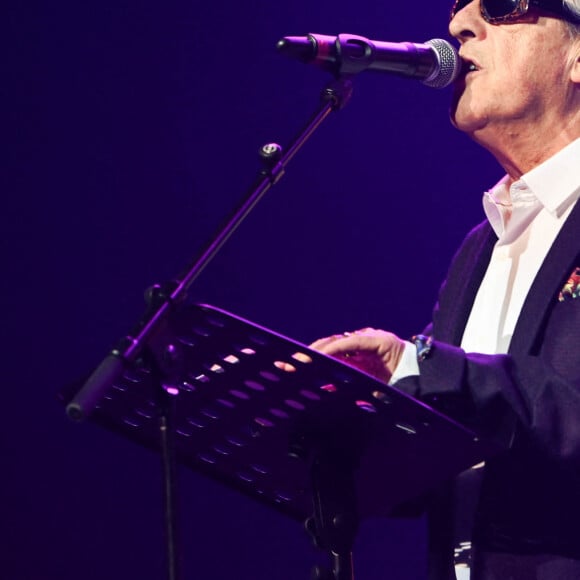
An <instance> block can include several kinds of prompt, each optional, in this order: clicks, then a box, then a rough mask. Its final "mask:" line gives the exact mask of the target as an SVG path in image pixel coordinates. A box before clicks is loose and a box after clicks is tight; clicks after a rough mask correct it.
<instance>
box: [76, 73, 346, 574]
mask: <svg viewBox="0 0 580 580" xmlns="http://www.w3.org/2000/svg"><path fill="white" fill-rule="evenodd" d="M351 94H352V80H351V78H350V76H342V77H340V76H339V77H338V78H337V79H334V80H333V81H331V82H330V83H329V84H328V85H327V86H326V87H325V89H324V90H323V92H322V95H321V97H322V98H321V104H320V106H319V108H318V109H317V110H316V112H315V113H314V115H313V116H312V117H311V118H310V120H309V121H308V123H307V124H306V126H305V127H304V129H303V130H302V132H301V133H299V134H298V136H297V137H296V138H295V139H294V140H293V141H292V142H291V143H290V145H289V147H288V149H287V151H286V152H284V151H283V150H282V148H281V147H280V145H277V144H276V143H269V144H266V145H264V146H263V147H262V148H261V149H260V157H261V160H262V165H263V168H262V170H261V171H260V173H259V176H258V178H257V180H256V182H255V183H254V185H253V186H252V187H251V188H250V190H249V192H248V193H247V195H246V196H245V198H244V199H243V201H242V202H241V204H240V205H239V206H238V207H237V208H236V209H235V210H234V211H233V213H232V214H231V217H229V219H228V220H227V222H226V224H225V226H224V227H223V228H222V229H221V230H219V231H218V233H217V234H216V235H215V237H214V238H213V240H212V241H211V242H210V243H209V244H208V245H207V246H206V247H205V248H204V249H203V251H202V252H201V253H200V255H199V256H198V257H197V258H195V259H194V260H193V262H192V263H191V264H190V265H189V267H187V268H186V269H185V270H184V272H183V273H182V275H180V276H179V277H178V278H177V279H175V280H172V281H169V282H167V283H165V284H163V285H154V286H153V287H151V288H149V289H148V290H147V292H146V295H145V297H146V304H147V308H146V311H145V314H144V315H143V317H142V319H141V320H140V321H139V322H138V324H137V325H136V326H135V327H134V328H133V330H132V332H131V333H130V334H128V335H127V336H125V337H124V338H123V339H121V341H120V342H119V344H118V345H117V347H116V348H114V349H113V350H112V351H111V352H110V353H109V354H108V355H107V356H106V357H105V359H104V360H103V361H102V362H101V363H100V364H99V366H98V367H97V368H96V369H95V370H94V371H93V372H92V374H91V375H90V376H89V378H88V379H87V380H86V382H85V383H84V384H83V386H82V387H81V389H80V390H79V391H78V393H76V395H75V396H74V397H73V398H72V400H71V401H70V402H69V403H68V405H67V407H66V413H67V415H68V416H69V418H71V419H72V420H74V421H81V420H83V419H85V418H87V417H88V416H89V415H90V414H91V413H92V412H93V411H94V409H95V408H96V407H97V406H98V404H99V402H100V401H101V399H102V398H103V397H104V395H105V394H106V393H107V391H108V390H109V389H110V388H111V387H112V386H113V385H114V384H115V382H116V381H118V380H119V379H120V378H121V377H122V376H123V374H124V373H125V372H126V370H127V369H128V368H129V367H130V365H131V364H133V363H135V362H137V361H138V360H140V359H141V360H142V359H143V358H145V357H148V352H147V350H148V349H147V346H148V344H149V343H150V341H151V340H152V338H153V337H154V336H155V335H156V333H157V332H158V331H160V330H161V329H162V327H163V324H164V321H165V320H166V319H167V317H168V314H169V312H170V310H171V309H172V307H173V306H174V305H178V304H180V303H182V302H183V301H184V300H185V299H186V298H187V291H188V289H189V287H190V286H191V284H192V283H193V282H194V281H195V280H196V279H197V277H198V276H199V275H200V274H201V272H202V271H203V270H204V268H205V267H206V266H207V265H208V264H209V263H210V261H211V260H212V259H213V258H214V257H215V255H216V254H217V253H218V252H219V250H220V249H221V247H222V246H223V245H224V244H225V242H226V241H227V240H228V239H229V238H230V236H231V235H232V234H233V232H234V231H235V230H236V229H237V227H238V226H239V225H240V224H241V223H242V221H243V220H244V218H246V217H247V215H248V214H249V213H250V212H251V210H252V209H253V208H254V206H255V205H256V204H257V203H258V202H259V201H260V200H261V198H262V197H263V196H264V194H265V193H266V192H267V191H269V189H270V188H271V187H272V186H273V185H275V184H276V183H278V181H279V180H280V179H281V178H282V176H283V175H284V172H285V169H286V166H287V164H288V163H289V162H290V160H291V159H292V158H293V157H294V156H295V155H296V153H298V151H299V150H300V149H301V148H302V146H303V145H304V144H305V143H306V141H307V140H308V139H309V137H310V136H311V135H312V134H313V133H314V132H315V131H316V129H317V128H318V127H319V126H320V125H321V124H322V122H323V121H324V120H325V119H326V118H327V117H328V116H329V115H330V113H331V112H333V111H335V110H340V109H342V108H343V107H344V106H345V105H346V104H347V102H348V101H349V99H350V97H351ZM166 354H167V356H168V357H171V352H167V353H166ZM157 379H158V383H159V397H160V400H161V401H162V404H161V405H160V411H159V417H158V425H159V439H160V447H161V455H162V462H163V474H164V478H163V480H164V482H163V486H164V500H165V501H164V515H165V517H164V520H165V532H166V550H167V567H168V570H167V578H168V579H169V580H178V579H179V569H178V568H179V558H178V555H177V540H176V530H177V526H176V510H175V503H176V492H175V490H176V478H175V457H174V449H173V445H172V443H171V441H172V432H171V431H172V417H171V416H172V406H173V405H172V403H171V398H172V396H171V389H169V388H168V389H165V388H164V385H163V377H162V376H159V377H157Z"/></svg>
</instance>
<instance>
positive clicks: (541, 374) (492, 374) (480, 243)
mask: <svg viewBox="0 0 580 580" xmlns="http://www.w3.org/2000/svg"><path fill="white" fill-rule="evenodd" d="M496 240H497V238H496V236H495V234H494V232H493V230H492V229H491V227H490V226H489V224H488V223H487V222H486V223H483V224H481V225H479V226H478V227H476V228H475V229H474V230H473V231H472V232H471V233H470V234H469V235H468V236H467V238H466V240H465V241H464V243H463V244H462V246H461V247H460V249H459V251H458V252H457V254H456V256H455V258H454V260H453V262H452V264H451V267H450V270H449V274H448V277H447V280H446V281H445V283H444V285H443V286H442V289H441V292H440V296H439V301H438V304H437V306H436V308H435V311H434V316H433V323H432V325H431V326H430V328H429V329H428V331H427V332H430V333H431V334H432V335H433V337H434V348H433V350H432V352H431V354H430V356H429V357H428V358H427V359H426V360H425V361H423V362H421V363H420V376H419V377H409V378H406V379H403V380H401V381H399V382H398V383H397V385H396V386H397V387H398V388H401V389H402V390H404V391H406V392H408V393H410V394H412V395H413V396H415V397H417V398H420V399H421V400H423V401H426V402H427V403H429V404H430V405H432V406H433V407H436V408H438V409H439V410H441V411H443V412H444V413H446V414H448V415H450V416H452V417H454V418H455V419H457V420H459V421H461V422H463V423H464V424H466V425H468V426H470V427H472V428H474V429H476V430H478V431H479V432H480V433H482V434H483V435H486V436H488V437H491V438H493V439H496V440H498V441H499V442H500V443H502V444H503V445H504V446H505V447H507V451H505V452H504V453H502V454H500V455H499V456H497V457H495V458H492V459H490V460H489V461H487V462H486V467H485V473H484V476H483V483H482V488H481V494H480V498H479V504H478V509H477V512H476V517H475V525H474V531H473V540H474V545H476V546H478V547H479V548H480V549H483V550H491V551H500V552H509V553H515V554H530V553H549V554H559V555H563V556H568V557H573V558H579V559H580V298H577V299H569V300H566V301H563V302H561V301H559V300H558V295H559V292H560V290H561V289H562V287H563V286H564V284H565V283H566V281H567V280H568V278H569V276H570V274H571V272H572V271H573V270H574V268H575V267H578V266H580V203H577V204H576V206H575V208H574V209H573V210H572V212H571V214H570V216H569V217H568V219H567V220H566V223H565V224H564V226H563V227H562V230H561V231H560V233H559V235H558V237H557V238H556V240H555V241H554V243H553V245H552V247H551V249H550V251H549V253H548V255H547V256H546V259H545V260H544V263H543V265H542V267H541V269H540V270H539V272H538V273H537V275H536V278H535V280H534V282H533V284H532V286H531V288H530V289H529V292H528V295H527V298H526V300H525V302H524V305H523V308H522V311H521V313H520V316H519V318H518V321H517V324H516V328H515V331H514V335H513V338H512V341H511V344H510V349H509V353H508V354H506V355H481V354H467V353H465V352H464V351H463V350H461V349H460V348H459V346H458V345H459V344H460V342H461V338H462V335H463V331H464V328H465V325H466V323H467V319H468V316H469V313H470V311H471V307H472V305H473V302H474V299H475V295H476V293H477V290H478V288H479V285H480V283H481V281H482V279H483V276H484V274H485V271H486V269H487V266H488V263H489V260H490V257H491V252H492V250H493V246H494V244H495V242H496ZM435 497H436V498H437V499H436V501H435V502H434V504H433V506H432V518H431V526H430V529H431V532H432V535H433V539H432V552H433V554H432V555H434V558H433V562H434V563H433V566H432V569H431V578H433V579H435V578H436V579H437V580H440V579H447V578H449V577H454V576H451V575H450V574H451V572H450V570H451V569H452V567H451V556H452V545H451V542H452V533H451V531H450V530H449V524H450V521H451V517H450V515H449V513H448V511H447V509H448V508H449V507H450V503H449V502H448V501H447V500H449V497H450V496H449V495H448V494H446V493H443V494H442V495H439V496H437V495H436V496H435ZM443 552H444V557H443V558H442V556H443ZM436 560H438V562H435V561H436Z"/></svg>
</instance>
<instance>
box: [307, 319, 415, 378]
mask: <svg viewBox="0 0 580 580" xmlns="http://www.w3.org/2000/svg"><path fill="white" fill-rule="evenodd" d="M310 348H312V349H314V350H318V351H320V352H322V353H324V354H327V355H330V356H332V357H334V358H336V359H338V360H340V361H342V362H346V363H347V364H349V365H352V366H353V367H356V368H357V369H359V370H361V371H364V372H366V373H368V374H369V375H372V376H374V377H376V378H377V379H379V380H381V381H384V382H386V383H388V382H389V380H390V379H391V375H392V374H393V372H394V370H395V369H396V368H397V365H398V364H399V361H400V359H401V356H402V354H403V350H404V349H405V343H404V341H402V340H401V339H400V338H399V337H398V336H396V335H394V334H392V333H391V332H386V331H384V330H377V329H375V328H363V329H362V330H357V331H355V332H345V333H344V334H334V335H333V336H329V337H327V338H321V339H319V340H317V341H315V342H313V343H312V344H311V345H310Z"/></svg>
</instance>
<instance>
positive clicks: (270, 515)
mask: <svg viewBox="0 0 580 580" xmlns="http://www.w3.org/2000/svg"><path fill="white" fill-rule="evenodd" d="M447 11H448V7H447V5H446V4H445V3H441V4H437V5H435V4H433V3H432V2H427V0H417V1H415V2H400V3H398V4H393V3H389V2H384V1H381V2H379V1H377V0H369V1H367V2H364V3H361V2H357V3H355V2H350V3H347V2H342V3H337V2H329V1H328V0H318V1H317V2H314V3H313V2H311V1H309V0H293V1H292V2H289V1H286V0H279V1H278V2H265V1H264V0H254V2H252V3H249V4H248V3H238V2H227V3H225V4H224V3H223V2H205V3H195V2H185V1H184V0H168V1H166V2H164V3H155V2H150V1H148V0H145V1H141V2H131V1H129V0H115V1H112V0H101V1H100V2H90V1H89V2H72V1H70V0H69V1H67V0H64V1H63V2H57V3H45V4H43V5H36V6H35V5H33V4H30V3H12V5H11V6H10V7H5V9H4V12H5V15H4V25H5V26H6V25H7V27H8V32H7V33H3V39H4V45H5V48H4V50H3V59H2V60H3V64H4V66H3V68H4V72H3V74H2V77H3V79H2V85H3V91H2V92H3V94H4V97H5V99H7V100H6V101H5V104H4V107H3V109H4V112H5V120H4V122H3V123H2V125H3V129H2V134H3V136H4V137H5V140H6V153H5V155H4V159H5V161H7V163H6V165H5V167H4V168H3V171H2V175H3V181H4V184H3V187H2V196H3V211H2V212H1V214H0V215H1V217H0V219H1V220H2V229H1V231H2V239H3V242H2V247H3V252H2V255H3V264H2V273H3V284H2V287H3V294H4V299H3V309H4V314H3V317H2V318H3V322H2V333H3V344H2V352H3V363H2V421H1V428H0V429H1V445H2V460H3V461H2V475H1V476H0V481H1V484H0V485H1V487H0V492H1V495H0V502H1V504H2V510H1V515H0V532H1V538H0V577H1V578H2V579H3V580H4V579H5V580H39V579H57V578H58V579H59V580H73V579H75V580H76V579H78V578H82V579H83V580H101V579H103V580H104V579H107V580H120V579H132V580H133V579H137V578H138V579H140V580H150V579H151V580H153V579H159V578H162V577H163V549H162V546H163V544H162V539H161V535H162V533H161V530H162V524H161V509H160V504H161V501H160V485H161V484H160V473H159V461H158V458H157V457H156V456H155V455H154V454H152V453H150V452H148V451H145V450H143V449H141V448H139V447H137V446H135V445H133V444H132V443H130V442H128V441H125V440H124V439H123V438H121V437H118V436H116V435H113V434H111V433H109V432H107V431H105V430H102V429H100V428H98V427H96V426H95V425H92V424H90V423H89V424H83V425H75V424H72V423H71V422H69V421H68V420H67V419H66V418H65V415H64V412H63V409H62V408H61V406H60V405H59V403H58V401H57V398H56V393H57V392H58V391H59V389H60V388H61V387H62V386H63V385H65V384H67V383H69V382H70V381H72V380H74V379H76V378H77V377H79V376H81V375H82V374H84V373H85V372H87V371H89V370H90V369H92V368H93V367H94V366H95V365H96V364H97V363H98V362H99V361H100V360H101V359H102V357H103V356H104V354H105V353H106V352H107V350H108V349H109V348H110V347H111V346H112V345H113V344H114V343H115V342H116V340H117V339H118V338H119V337H121V336H122V335H123V334H124V333H125V332H127V331H128V330H129V328H130V327H131V326H132V325H133V323H134V322H135V321H136V320H137V319H138V317H139V316H140V314H141V312H142V310H143V300H142V294H143V291H144V289H145V288H147V287H148V286H150V285H151V284H152V283H154V282H162V281H164V280H166V279H169V278H171V277H172V276H173V275H175V274H177V272H179V271H180V270H181V269H182V267H183V266H184V265H185V264H186V263H187V262H188V261H189V259H190V258H191V257H192V256H194V255H195V254H196V252H197V251H199V249H200V248H201V247H202V245H203V244H204V242H205V241H207V240H208V239H209V238H210V236H211V235H212V233H213V232H214V231H215V229H216V227H217V226H218V225H219V224H220V222H221V221H222V220H223V218H224V217H225V216H226V215H227V214H228V213H229V211H230V209H231V208H232V206H233V205H234V204H235V203H236V202H237V201H238V200H239V199H240V198H241V196H242V195H243V193H244V192H245V191H246V189H247V187H248V186H249V184H250V183H251V182H252V181H253V178H254V176H255V174H256V172H257V170H258V161H257V151H258V149H259V147H260V146H261V145H262V144H264V143H266V142H269V141H278V142H280V143H283V144H285V143H287V142H288V140H289V139H290V138H291V137H292V136H293V135H294V134H295V133H296V132H297V131H298V130H299V129H300V128H301V127H302V125H303V124H304V122H305V121H306V119H307V118H308V117H309V116H310V114H311V113H312V112H313V111H314V109H315V108H316V106H317V103H318V96H319V93H320V90H321V89H322V88H323V86H324V84H325V83H326V81H327V79H328V77H327V75H326V74H325V73H322V72H320V71H318V70H315V69H311V68H309V67H306V66H304V65H301V64H299V63H297V62H293V61H291V60H287V59H285V58H283V57H281V56H279V55H278V54H277V53H276V51H275V44H276V42H277V40H278V39H279V38H281V37H282V36H285V35H299V34H306V33H308V32H317V33H323V34H338V33H340V32H349V33H353V34H360V35H364V36H367V37H370V38H375V39H382V40H389V41H406V40H412V41H416V42H422V41H424V40H427V39H429V38H433V37H443V38H446V37H447V32H446V26H447ZM448 101H449V91H448V90H444V91H436V90H433V89H429V88H427V87H424V86H423V85H421V84H420V83H417V82H414V81H407V80H403V79H399V78H396V77H388V76H380V75H373V74H371V73H368V74H365V75H361V76H360V77H359V78H358V79H357V80H356V86H355V93H354V96H353V98H352V101H351V103H350V104H349V105H348V106H347V107H346V108H345V109H344V110H343V111H341V112H340V113H338V114H335V115H333V116H332V117H331V118H330V119H329V120H328V121H327V122H326V124H325V125H324V126H323V128H322V129H321V130H320V131H319V132H318V133H317V134H316V135H315V136H314V137H313V138H312V140H311V141H310V142H309V143H308V145H307V146H306V148H305V149H304V150H303V151H302V152H301V153H300V154H299V155H298V157H297V158H296V159H295V161H294V162H293V163H292V164H291V165H290V166H289V168H288V171H287V176H286V177H285V178H284V179H283V180H282V182H281V183H280V184H279V185H278V186H276V187H275V188H274V189H273V190H271V191H270V193H269V194H268V196H267V198H266V199H265V200H264V201H263V202H262V203H261V204H260V205H259V207H258V208H257V209H256V210H255V211H254V212H253V214H252V215H251V216H250V217H249V218H248V219H247V221H246V222H245V223H244V224H243V226H242V228H241V229H240V230H239V231H238V232H237V233H236V234H235V237H234V238H233V239H232V240H231V241H230V243H229V244H228V245H227V247H226V248H225V249H224V251H223V252H222V253H221V254H220V255H219V257H218V258H217V259H216V260H215V261H214V262H213V263H212V264H211V265H210V266H209V268H208V269H207V270H206V271H205V273H204V275H203V276H202V278H201V279H200V280H199V282H198V283H197V284H196V286H195V288H194V290H193V292H192V295H193V297H194V298H195V299H196V300H198V301H204V302H209V303H211V304H215V305H216V306H219V307H222V308H225V309H227V310H230V311H232V312H235V313H237V314H239V315H241V316H243V317H246V318H249V319H251V320H254V321H256V322H257V323H259V324H262V325H264V326H267V327H270V328H272V329H274V330H276V331H278V332H281V333H283V334H286V335H288V336H291V337H293V338H295V339H297V340H300V341H304V342H310V341H311V340H313V339H315V338H318V337H320V336H325V335H328V334H330V333H334V332H342V331H343V330H352V329H356V328H360V327H363V326H368V325H372V326H376V327H382V328H387V329H391V330H394V331H396V332H398V333H400V334H401V336H405V337H406V336H408V335H410V334H412V333H413V332H416V331H419V330H420V329H421V328H422V327H423V325H424V324H425V323H426V322H427V321H428V319H429V316H430V311H431V307H432V304H433V302H434V300H435V297H436V291H437V288H438V286H439V283H440V281H441V279H442V278H443V277H444V274H445V270H446V267H447V265H448V262H449V260H450V258H451V256H452V254H453V251H454V249H455V248H456V246H457V245H458V243H459V242H460V241H461V239H462V237H463V236H464V234H465V233H466V232H467V230H468V229H469V228H470V227H471V226H472V225H474V224H475V223H476V222H478V221H479V220H480V219H481V215H482V213H481V209H480V195H481V192H482V191H483V189H485V188H486V187H488V186H489V185H491V184H492V183H494V182H495V181H496V180H497V179H498V178H499V177H500V176H501V171H500V169H499V168H498V167H497V166H496V165H495V162H494V161H493V159H491V157H490V156H489V155H487V154H486V153H484V152H482V151H481V150H480V149H478V147H477V146H476V145H474V144H473V143H471V142H470V141H469V140H468V139H467V138H466V137H465V136H463V135H461V134H460V133H459V132H457V131H456V130H455V129H453V128H452V127H451V126H450V124H449V121H448V118H447V117H448V116H447V107H448ZM180 487H181V521H182V525H183V530H182V531H183V550H184V569H185V572H186V574H185V575H184V578H187V579H190V578H191V579H193V578H199V579H202V580H214V579H215V580H217V579H220V580H221V579H224V578H244V579H252V580H261V579H264V580H266V579H272V578H276V579H280V580H285V579H288V580H290V579H292V580H296V579H299V578H304V579H306V578H308V575H309V569H310V567H311V565H312V563H313V562H314V561H315V560H316V559H317V556H316V555H315V552H314V550H313V549H312V548H311V547H310V542H309V539H308V537H307V535H306V533H305V532H304V531H303V530H302V528H301V526H300V525H298V524H296V523H295V522H294V521H291V520H289V519H286V518H285V517H283V516H280V515H279V514H277V513H275V512H273V511H271V510H270V509H268V508H266V507H264V506H262V505H259V504H257V503H255V502H253V501H252V500H250V499H247V498H246V497H243V496H240V495H239V494H238V493H237V492H234V491H230V490H228V489H225V488H224V487H222V486H221V485H219V484H216V483H214V482H212V481H209V480H206V479H204V478H202V477H201V476H199V475H197V474H195V473H192V472H190V471H187V470H185V469H183V470H181V471H180ZM424 542H425V537H424V531H423V522H422V521H421V520H419V521H385V520H382V521H372V522H366V523H365V524H364V525H363V527H362V529H361V532H360V535H359V539H358V543H357V548H356V552H355V558H356V561H355V563H356V571H357V579H358V580H371V579H373V578H386V577H389V578H401V579H410V580H414V579H417V580H419V579H421V580H422V579H424V556H423V549H424Z"/></svg>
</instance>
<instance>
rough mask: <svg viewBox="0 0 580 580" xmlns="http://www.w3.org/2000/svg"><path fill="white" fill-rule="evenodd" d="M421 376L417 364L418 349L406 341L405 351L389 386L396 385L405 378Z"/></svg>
mask: <svg viewBox="0 0 580 580" xmlns="http://www.w3.org/2000/svg"><path fill="white" fill-rule="evenodd" d="M420 374H421V373H420V372H419V363H418V362H417V347H416V346H415V345H414V344H413V343H412V342H408V341H405V349H404V350H403V354H402V355H401V360H400V361H399V364H398V365H397V368H396V369H395V370H394V372H393V374H392V375H391V380H390V381H389V385H394V384H395V383H396V382H397V381H399V380H401V379H404V378H405V377H416V376H419V375H420Z"/></svg>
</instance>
